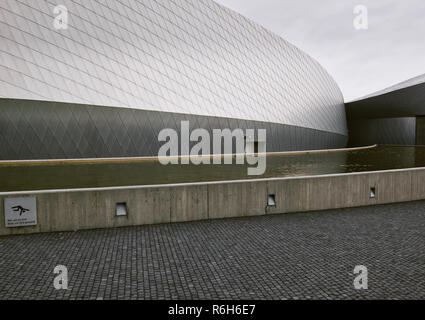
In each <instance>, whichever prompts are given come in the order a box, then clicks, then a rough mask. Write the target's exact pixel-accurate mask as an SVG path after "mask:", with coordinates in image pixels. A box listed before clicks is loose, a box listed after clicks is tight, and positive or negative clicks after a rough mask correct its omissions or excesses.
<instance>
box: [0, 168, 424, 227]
mask: <svg viewBox="0 0 425 320" xmlns="http://www.w3.org/2000/svg"><path fill="white" fill-rule="evenodd" d="M424 181H425V168H414V169H402V170H388V171H376V172H361V173H348V174H333V175H322V176H307V177H286V178H271V179H256V180H244V181H220V182H200V183H187V184H173V185H154V186H129V187H116V188H114V187H112V188H96V189H70V190H45V191H25V192H15V193H13V192H8V193H0V201H1V205H0V235H10V234H25V233H38V232H56V231H73V230H81V229H95V228H108V227H123V226H133V225H144V224H156V223H170V222H183V221H193V220H204V219H217V218H230V217H243V216H257V215H265V214H276V213H289V212H301V211H313V210H325V209H335V208H346V207H357V206H366V205H374V204H385V203H395V202H404V201H414V200H421V199H425V183H424ZM372 187H373V188H375V193H376V197H375V198H371V197H370V188H372ZM269 195H274V196H275V201H276V206H275V207H268V206H267V200H268V196H269ZM26 196H28V197H29V196H32V197H36V201H37V213H38V224H37V225H36V226H33V227H18V228H5V221H4V198H13V197H26ZM117 203H126V205H127V209H128V215H127V216H123V217H116V216H115V209H116V204H117Z"/></svg>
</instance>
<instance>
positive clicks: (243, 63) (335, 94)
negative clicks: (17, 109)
mask: <svg viewBox="0 0 425 320" xmlns="http://www.w3.org/2000/svg"><path fill="white" fill-rule="evenodd" d="M60 2H61V4H63V5H64V6H65V7H66V8H67V9H68V14H69V19H68V23H69V27H68V29H66V30H56V29H55V28H54V27H53V20H54V17H55V15H54V13H53V8H54V7H55V6H56V5H57V3H56V2H55V1H53V0H52V1H50V0H37V1H33V0H1V1H0V43H1V46H0V97H4V98H16V99H34V100H48V101H58V102H71V103H82V104H93V105H103V106H114V107H128V108H137V109H145V110H158V111H167V112H176V113H189V114H196V115H206V116H218V117H228V118H236V119H244V120H255V121H266V122H273V123H282V124H288V125H296V126H301V127H307V128H313V129H318V130H323V131H328V132H333V133H338V134H342V135H346V134H347V127H346V119H345V108H344V102H343V97H342V94H341V91H340V90H339V88H338V86H337V84H336V83H335V82H334V80H333V79H332V78H331V77H330V76H329V74H328V73H327V72H326V71H325V70H324V69H323V68H322V67H321V66H320V65H319V63H317V62H316V61H315V60H313V59H312V58H310V57H309V56H308V55H307V54H305V53H304V52H302V51H301V50H299V49H298V48H296V47H295V46H293V45H291V44H290V43H288V42H287V41H285V40H283V39H282V38H280V37H278V36H276V35H275V34H273V33H271V32H269V31H267V30H266V29H264V28H263V27H261V26H259V25H257V24H255V23H253V22H251V21H250V20H248V19H246V18H244V17H242V16H241V15H239V14H237V13H235V12H233V11H231V10H229V9H227V8H224V7H223V6H221V5H218V4H216V3H215V2H213V1H211V0H90V1H86V0H61V1H60Z"/></svg>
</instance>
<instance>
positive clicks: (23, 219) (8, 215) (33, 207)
mask: <svg viewBox="0 0 425 320" xmlns="http://www.w3.org/2000/svg"><path fill="white" fill-rule="evenodd" d="M4 220H5V225H6V228H13V227H26V226H35V225H36V224H37V204H36V199H35V197H26V198H6V199H4Z"/></svg>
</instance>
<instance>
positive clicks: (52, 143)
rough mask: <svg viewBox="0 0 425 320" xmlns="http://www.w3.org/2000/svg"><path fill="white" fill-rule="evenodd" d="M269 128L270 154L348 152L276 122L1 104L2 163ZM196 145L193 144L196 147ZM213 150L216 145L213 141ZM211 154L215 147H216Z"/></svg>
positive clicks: (329, 138) (139, 150)
mask: <svg viewBox="0 0 425 320" xmlns="http://www.w3.org/2000/svg"><path fill="white" fill-rule="evenodd" d="M185 120H188V121H190V128H191V130H193V129H196V128H198V127H199V128H204V129H206V130H207V131H208V132H210V134H211V137H212V130H213V129H226V128H229V129H231V130H234V129H236V128H241V129H243V130H246V129H247V128H249V129H257V130H258V129H266V130H267V151H268V152H278V151H295V150H311V149H327V148H340V147H345V145H346V143H347V136H345V135H339V134H335V133H331V132H326V131H320V130H315V129H310V128H302V127H296V126H289V125H283V124H276V123H268V122H260V121H249V120H240V119H228V118H219V117H206V116H194V115H187V114H179V113H170V112H159V111H147V110H136V109H128V108H117V107H101V106H92V105H80V104H69V103H59V102H46V101H37V100H17V99H0V159H1V160H17V159H70V158H99V157H137V156H157V154H158V151H159V148H160V146H161V145H162V144H163V142H161V143H160V142H158V134H159V132H160V131H161V130H162V129H165V128H171V129H174V130H176V131H177V132H180V124H181V121H185ZM195 143H196V142H192V143H191V146H193V145H194V144H195ZM211 146H212V141H211ZM211 150H212V148H211Z"/></svg>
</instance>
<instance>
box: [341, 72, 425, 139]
mask: <svg viewBox="0 0 425 320" xmlns="http://www.w3.org/2000/svg"><path fill="white" fill-rule="evenodd" d="M346 113H347V126H348V135H349V141H348V145H349V146H364V145H372V144H396V145H425V75H422V76H419V77H416V78H412V79H409V80H407V81H405V82H402V83H400V84H397V85H395V86H392V87H390V88H387V89H384V90H382V91H379V92H376V93H374V94H371V95H369V96H366V97H364V98H361V99H359V100H356V101H352V102H349V103H346Z"/></svg>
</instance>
